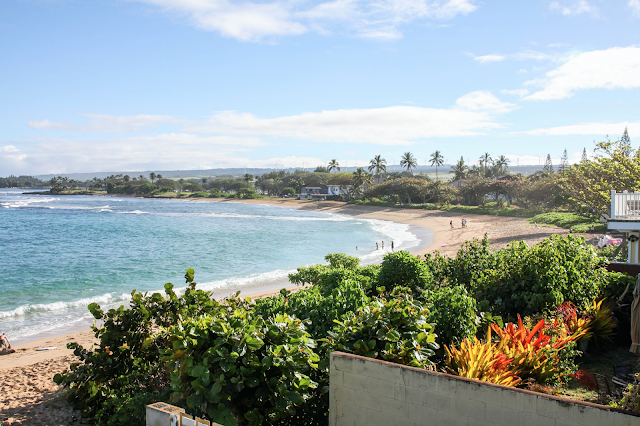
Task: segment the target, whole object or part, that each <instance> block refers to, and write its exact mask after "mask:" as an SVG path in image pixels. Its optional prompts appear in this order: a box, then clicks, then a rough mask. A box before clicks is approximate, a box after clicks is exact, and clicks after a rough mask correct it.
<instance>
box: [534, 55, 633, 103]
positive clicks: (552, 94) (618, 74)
mask: <svg viewBox="0 0 640 426" xmlns="http://www.w3.org/2000/svg"><path fill="white" fill-rule="evenodd" d="M525 85H530V86H540V87H542V90H540V91H538V92H535V93H533V94H531V95H530V96H528V97H526V98H525V99H531V100H550V99H564V98H568V97H571V96H573V94H574V92H576V91H578V90H585V89H618V88H622V89H632V88H637V87H640V48H638V47H635V46H631V47H614V48H611V49H607V50H595V51H592V52H584V53H580V54H578V55H575V56H573V57H571V58H570V59H569V60H567V62H566V63H565V64H563V65H561V66H560V67H558V68H556V69H555V70H553V71H549V72H548V73H547V74H546V77H544V78H539V79H535V80H529V81H527V82H525Z"/></svg>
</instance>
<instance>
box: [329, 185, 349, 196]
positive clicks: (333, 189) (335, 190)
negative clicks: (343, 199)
mask: <svg viewBox="0 0 640 426" xmlns="http://www.w3.org/2000/svg"><path fill="white" fill-rule="evenodd" d="M352 189H353V185H345V186H343V187H342V189H341V188H340V185H327V192H328V193H329V195H347V194H348V193H349V192H351V190H352Z"/></svg>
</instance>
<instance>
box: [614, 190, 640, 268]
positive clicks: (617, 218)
mask: <svg viewBox="0 0 640 426" xmlns="http://www.w3.org/2000/svg"><path fill="white" fill-rule="evenodd" d="M607 228H608V229H610V230H616V231H618V232H623V233H624V234H625V235H626V240H627V244H628V245H629V248H628V253H629V255H628V257H627V262H628V263H632V264H640V193H639V192H632V193H629V192H627V191H624V192H622V193H618V192H616V191H611V214H610V216H609V219H608V220H607Z"/></svg>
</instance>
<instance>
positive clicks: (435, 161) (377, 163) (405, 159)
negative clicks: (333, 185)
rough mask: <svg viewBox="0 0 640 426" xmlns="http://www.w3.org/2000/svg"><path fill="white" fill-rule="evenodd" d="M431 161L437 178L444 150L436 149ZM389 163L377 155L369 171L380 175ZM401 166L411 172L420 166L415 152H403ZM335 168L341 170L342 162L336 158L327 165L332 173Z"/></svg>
mask: <svg viewBox="0 0 640 426" xmlns="http://www.w3.org/2000/svg"><path fill="white" fill-rule="evenodd" d="M430 162H431V165H432V166H436V179H437V178H438V167H440V166H442V164H444V157H443V156H442V152H440V151H437V150H436V151H435V152H434V153H433V154H431V159H430ZM387 164H388V163H387V160H385V159H384V158H382V156H381V155H376V156H375V157H373V159H372V160H371V161H369V167H368V170H369V172H373V171H374V170H375V175H376V176H380V174H381V173H386V172H387ZM400 167H402V168H405V169H407V171H408V172H410V173H411V172H412V171H413V169H416V168H418V160H417V159H416V157H415V156H414V155H413V153H411V152H408V151H407V152H405V153H404V154H402V157H401V158H400ZM333 170H336V171H338V172H339V171H340V164H339V163H338V160H336V159H333V160H331V161H329V164H328V166H327V171H328V172H329V173H331V172H332V171H333Z"/></svg>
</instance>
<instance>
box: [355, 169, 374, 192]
mask: <svg viewBox="0 0 640 426" xmlns="http://www.w3.org/2000/svg"><path fill="white" fill-rule="evenodd" d="M371 182H373V175H371V174H370V173H367V172H366V171H365V170H364V169H363V168H362V167H358V169H357V170H356V171H355V172H353V190H354V197H359V196H360V195H361V194H362V189H363V187H364V185H365V184H371Z"/></svg>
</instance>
